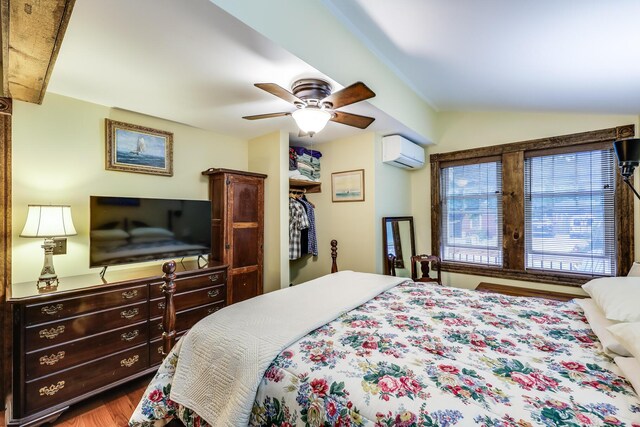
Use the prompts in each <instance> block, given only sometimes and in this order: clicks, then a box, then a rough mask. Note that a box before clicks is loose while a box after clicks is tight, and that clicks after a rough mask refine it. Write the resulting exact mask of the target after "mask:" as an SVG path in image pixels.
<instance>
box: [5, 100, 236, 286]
mask: <svg viewBox="0 0 640 427" xmlns="http://www.w3.org/2000/svg"><path fill="white" fill-rule="evenodd" d="M13 108H14V114H13V215H12V220H13V259H12V268H13V282H14V283H16V282H22V281H30V280H35V279H36V278H37V277H38V275H39V274H40V269H41V268H42V262H43V251H42V249H41V248H40V245H41V244H42V241H41V240H40V239H26V238H21V237H19V234H20V232H21V231H22V227H23V225H24V221H25V219H26V212H27V204H29V203H45V204H48V203H52V204H69V205H71V208H72V212H73V220H74V224H75V227H76V229H77V231H78V235H77V236H73V237H70V238H69V240H68V248H67V254H66V255H58V256H55V257H54V264H55V267H56V272H57V273H58V275H59V276H71V275H77V274H85V273H89V272H91V271H93V272H96V273H97V272H98V271H99V270H98V269H92V270H91V269H89V234H88V233H89V196H90V195H114V196H142V197H157V198H184V199H201V200H202V199H207V198H208V194H207V189H208V183H207V180H206V179H205V177H203V176H202V175H201V174H200V172H201V171H203V170H205V169H207V168H210V167H225V168H230V169H244V170H246V168H247V141H245V140H242V139H238V138H234V137H230V136H226V135H221V134H217V133H214V132H209V131H204V130H201V129H196V128H193V127H190V126H186V125H182V124H178V123H175V122H171V121H166V120H161V119H158V118H153V117H149V116H145V115H141V114H136V113H132V112H128V111H123V110H118V109H113V108H109V107H106V106H102V105H96V104H91V103H88V102H83V101H80V100H76V99H72V98H67V97H63V96H60V95H56V94H53V93H48V94H47V96H46V97H45V100H44V103H43V104H42V105H34V104H28V103H24V102H19V101H16V102H14V105H13ZM105 118H110V119H114V120H120V121H124V122H128V123H134V124H138V125H142V126H149V127H152V128H156V129H162V130H166V131H170V132H173V133H174V148H173V155H174V176H173V177H162V176H153V175H144V174H136V173H127V172H115V171H106V170H105V166H104V164H105V138H104V135H105V126H104V119H105ZM115 268H121V267H114V269H115ZM96 277H97V275H96Z"/></svg>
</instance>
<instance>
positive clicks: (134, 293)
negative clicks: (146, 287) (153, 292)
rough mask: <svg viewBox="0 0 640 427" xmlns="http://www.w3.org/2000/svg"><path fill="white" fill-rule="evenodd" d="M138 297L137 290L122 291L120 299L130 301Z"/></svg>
mask: <svg viewBox="0 0 640 427" xmlns="http://www.w3.org/2000/svg"><path fill="white" fill-rule="evenodd" d="M137 296H138V290H137V289H134V290H132V291H124V292H123V293H122V299H131V298H135V297H137Z"/></svg>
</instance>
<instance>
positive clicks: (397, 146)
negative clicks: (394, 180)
mask: <svg viewBox="0 0 640 427" xmlns="http://www.w3.org/2000/svg"><path fill="white" fill-rule="evenodd" d="M382 161H383V162H384V163H387V164H389V165H393V166H397V167H399V168H403V169H419V168H421V167H422V166H424V148H422V147H421V146H419V145H418V144H415V143H413V142H411V141H409V140H408V139H406V138H404V137H402V136H400V135H389V136H384V137H382Z"/></svg>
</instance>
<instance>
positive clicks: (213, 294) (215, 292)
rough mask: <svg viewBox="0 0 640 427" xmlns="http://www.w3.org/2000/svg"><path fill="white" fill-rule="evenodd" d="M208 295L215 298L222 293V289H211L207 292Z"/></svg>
mask: <svg viewBox="0 0 640 427" xmlns="http://www.w3.org/2000/svg"><path fill="white" fill-rule="evenodd" d="M207 295H209V298H215V297H217V296H218V295H220V289H211V290H210V291H209V292H207Z"/></svg>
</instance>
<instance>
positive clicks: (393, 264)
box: [387, 254, 396, 276]
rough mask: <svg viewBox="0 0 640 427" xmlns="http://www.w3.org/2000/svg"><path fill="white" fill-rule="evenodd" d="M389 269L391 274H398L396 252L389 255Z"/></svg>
mask: <svg viewBox="0 0 640 427" xmlns="http://www.w3.org/2000/svg"><path fill="white" fill-rule="evenodd" d="M387 270H389V275H390V276H395V275H396V256H395V255H394V254H389V255H387Z"/></svg>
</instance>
